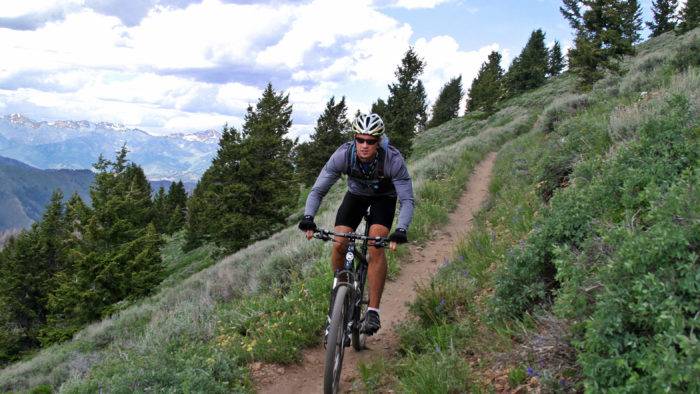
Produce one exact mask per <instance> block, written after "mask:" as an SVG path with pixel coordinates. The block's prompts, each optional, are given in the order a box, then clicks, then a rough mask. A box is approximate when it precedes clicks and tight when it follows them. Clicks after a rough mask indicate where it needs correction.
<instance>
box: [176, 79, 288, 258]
mask: <svg viewBox="0 0 700 394" xmlns="http://www.w3.org/2000/svg"><path fill="white" fill-rule="evenodd" d="M291 114H292V107H291V105H290V104H289V96H284V95H282V94H281V93H279V94H278V93H276V92H275V91H274V90H273V88H272V85H271V84H268V86H267V88H266V89H265V91H264V92H263V95H262V97H261V98H260V100H259V101H258V103H257V105H256V107H255V108H253V107H248V111H247V113H246V116H245V123H244V124H243V130H242V132H241V133H238V131H236V130H235V129H228V128H225V129H224V133H223V136H222V138H221V141H220V142H219V144H220V145H219V150H218V152H217V155H216V157H215V158H214V160H213V162H212V165H211V166H210V167H209V169H207V171H206V172H205V173H204V175H203V176H202V179H201V180H200V182H199V183H198V184H197V187H196V189H195V191H194V193H193V195H192V197H191V198H190V203H189V205H188V224H187V234H188V235H187V240H188V242H187V245H186V248H193V247H196V246H197V245H199V244H201V243H202V242H203V241H207V240H212V241H214V242H216V243H217V245H219V246H221V247H223V248H225V249H226V250H227V251H229V252H232V251H235V250H238V249H240V248H242V247H244V246H246V245H248V244H249V243H251V242H253V241H255V240H258V239H261V238H264V237H265V236H267V235H269V234H270V233H271V232H273V231H274V230H276V229H277V228H278V227H279V226H280V225H281V224H283V223H284V221H285V219H286V217H287V215H288V214H289V213H290V209H291V207H292V206H293V205H294V203H296V201H297V197H298V193H299V190H298V186H297V184H296V182H295V179H294V176H293V175H294V166H293V160H292V159H293V152H292V149H293V147H294V142H293V141H291V140H289V139H287V138H285V137H286V135H287V132H288V130H289V128H290V127H291V124H292V121H291Z"/></svg>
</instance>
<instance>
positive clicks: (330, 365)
mask: <svg viewBox="0 0 700 394" xmlns="http://www.w3.org/2000/svg"><path fill="white" fill-rule="evenodd" d="M347 298H348V288H347V286H340V287H338V289H337V290H336V293H335V301H334V302H333V309H332V312H331V322H330V326H329V329H328V338H327V341H326V366H325V372H324V375H323V392H324V393H327V394H329V393H333V394H335V393H337V392H338V388H339V386H340V372H341V368H342V366H343V354H344V353H345V341H346V335H345V330H346V329H347V324H346V321H347V319H346V316H347V313H348V306H349V302H348V300H347Z"/></svg>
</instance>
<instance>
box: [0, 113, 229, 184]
mask: <svg viewBox="0 0 700 394" xmlns="http://www.w3.org/2000/svg"><path fill="white" fill-rule="evenodd" d="M220 138H221V133H220V132H219V131H217V130H205V131H201V132H195V133H189V134H183V133H181V134H171V135H168V136H154V135H151V134H148V133H146V132H145V131H143V130H139V129H130V128H127V127H125V126H123V125H120V124H115V123H108V122H100V123H91V122H88V121H85V120H81V121H72V120H66V121H54V122H46V121H35V120H32V119H29V118H27V117H26V116H23V115H20V114H11V115H5V116H2V117H0V156H5V157H9V158H12V159H16V160H19V161H21V162H23V163H26V164H29V165H31V166H34V167H37V168H41V169H88V168H92V164H93V163H95V162H96V161H97V158H98V157H99V155H100V154H102V155H103V156H104V157H105V158H106V159H113V158H114V155H115V152H116V151H117V150H119V149H120V148H121V147H122V145H124V144H126V146H127V148H128V149H129V155H128V156H127V158H128V159H129V160H131V161H132V162H134V163H136V164H138V165H140V166H141V167H142V168H143V170H144V172H145V173H146V176H147V177H148V178H149V179H151V180H157V179H165V180H174V181H177V180H179V179H182V180H183V181H189V182H194V181H196V180H197V179H199V177H201V175H202V174H203V173H204V171H205V170H206V169H207V168H208V167H209V165H210V164H211V160H212V158H213V157H214V155H215V154H216V151H217V149H218V142H219V139H220Z"/></svg>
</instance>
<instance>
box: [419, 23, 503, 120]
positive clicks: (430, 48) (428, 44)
mask: <svg viewBox="0 0 700 394" xmlns="http://www.w3.org/2000/svg"><path fill="white" fill-rule="evenodd" d="M415 47H416V52H417V53H418V55H419V56H421V57H422V58H423V59H424V60H425V61H426V63H427V66H426V68H425V70H424V72H423V76H422V78H421V79H422V80H423V84H424V85H425V90H426V93H427V95H428V100H429V101H430V102H431V103H432V102H434V101H435V99H436V98H437V95H438V94H439V93H440V89H441V88H442V86H443V85H444V84H445V83H446V82H448V81H449V80H450V79H451V78H453V77H457V76H459V75H461V76H462V87H463V88H464V90H465V94H466V91H467V90H468V89H469V86H470V85H471V82H472V80H473V79H474V77H476V74H477V73H478V72H479V68H480V67H481V64H482V63H483V62H484V61H486V58H487V57H488V55H489V53H491V52H492V51H500V52H501V55H503V58H504V62H503V64H506V63H505V60H507V59H506V58H507V56H508V53H507V51H503V50H501V47H500V45H499V44H498V43H493V44H490V45H487V46H485V47H482V48H479V49H478V50H474V51H462V50H460V49H459V44H458V43H457V41H455V39H454V38H452V37H450V36H438V37H433V38H432V39H430V40H426V39H424V38H419V39H418V40H417V41H416V45H415ZM462 107H464V106H462ZM462 109H464V108H462Z"/></svg>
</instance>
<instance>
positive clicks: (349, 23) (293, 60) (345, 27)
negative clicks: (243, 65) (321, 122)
mask: <svg viewBox="0 0 700 394" xmlns="http://www.w3.org/2000/svg"><path fill="white" fill-rule="evenodd" d="M395 26H397V22H396V21H395V20H394V19H392V18H389V17H388V16H386V15H384V14H381V13H380V12H378V11H377V10H375V9H373V8H372V7H371V3H370V2H369V1H353V2H338V1H332V0H315V1H313V2H312V3H310V4H307V5H304V6H302V7H300V8H299V9H297V10H296V12H295V16H294V22H293V23H292V26H291V29H290V30H289V31H288V32H287V33H285V35H284V36H283V37H282V39H281V40H280V41H279V42H277V43H276V44H275V45H273V46H270V47H268V48H266V49H265V50H263V51H262V52H260V53H259V54H258V56H257V61H258V63H260V64H263V65H267V66H280V65H282V66H286V67H288V68H296V67H299V66H300V65H302V62H303V60H304V56H305V55H306V54H307V53H308V52H309V51H310V50H312V49H313V48H315V47H316V46H318V47H321V48H328V47H330V46H331V45H333V44H335V43H336V42H337V40H338V39H339V38H341V37H357V36H360V35H362V34H365V33H368V32H377V31H387V30H390V29H392V28H394V27H395Z"/></svg>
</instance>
